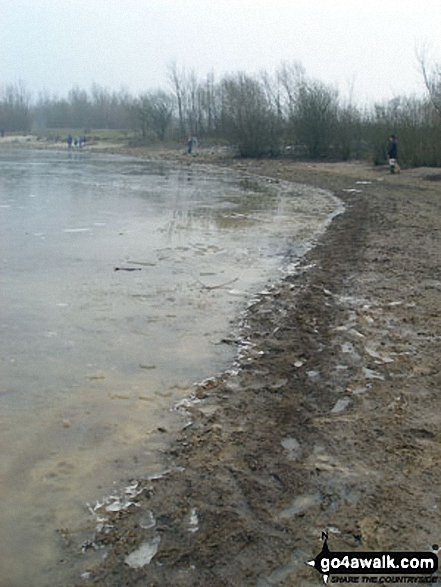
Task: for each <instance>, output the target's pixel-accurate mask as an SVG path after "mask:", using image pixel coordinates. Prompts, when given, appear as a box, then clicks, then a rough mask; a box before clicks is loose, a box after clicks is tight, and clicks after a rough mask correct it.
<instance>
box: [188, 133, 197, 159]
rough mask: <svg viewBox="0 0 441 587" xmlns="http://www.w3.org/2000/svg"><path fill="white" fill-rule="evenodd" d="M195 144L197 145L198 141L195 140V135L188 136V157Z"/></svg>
mask: <svg viewBox="0 0 441 587" xmlns="http://www.w3.org/2000/svg"><path fill="white" fill-rule="evenodd" d="M197 144H198V139H197V137H196V135H194V134H191V135H188V153H189V155H191V153H192V151H193V148H194V147H196V145H197Z"/></svg>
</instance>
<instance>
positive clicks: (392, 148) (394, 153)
mask: <svg viewBox="0 0 441 587" xmlns="http://www.w3.org/2000/svg"><path fill="white" fill-rule="evenodd" d="M387 156H388V157H389V171H390V172H391V173H399V172H400V166H399V165H398V163H397V157H398V142H397V137H396V136H395V135H390V137H389V147H388V149H387Z"/></svg>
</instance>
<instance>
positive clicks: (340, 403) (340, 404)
mask: <svg viewBox="0 0 441 587" xmlns="http://www.w3.org/2000/svg"><path fill="white" fill-rule="evenodd" d="M350 403H352V402H351V399H350V398H349V397H343V398H341V399H339V400H337V403H336V404H335V406H334V407H333V408H332V410H331V414H339V413H340V412H342V411H343V410H345V409H346V408H347V407H348V406H349V404H350Z"/></svg>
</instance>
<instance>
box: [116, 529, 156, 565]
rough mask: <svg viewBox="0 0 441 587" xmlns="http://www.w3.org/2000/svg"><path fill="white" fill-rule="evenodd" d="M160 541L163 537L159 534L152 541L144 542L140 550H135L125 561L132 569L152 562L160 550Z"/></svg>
mask: <svg viewBox="0 0 441 587" xmlns="http://www.w3.org/2000/svg"><path fill="white" fill-rule="evenodd" d="M160 542H161V538H160V537H159V536H155V538H154V539H153V540H152V541H151V542H143V543H142V544H141V546H140V547H139V548H138V550H134V551H133V552H132V553H131V554H129V555H128V556H126V558H125V560H124V562H125V563H126V564H127V565H129V567H131V568H132V569H141V568H142V567H144V566H145V565H148V564H150V562H151V560H152V558H153V557H154V556H155V554H156V553H157V552H158V546H159V543H160Z"/></svg>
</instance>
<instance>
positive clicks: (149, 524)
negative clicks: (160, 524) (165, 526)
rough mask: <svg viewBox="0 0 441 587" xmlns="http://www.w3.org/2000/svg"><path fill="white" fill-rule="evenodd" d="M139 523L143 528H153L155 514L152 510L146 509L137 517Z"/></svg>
mask: <svg viewBox="0 0 441 587" xmlns="http://www.w3.org/2000/svg"><path fill="white" fill-rule="evenodd" d="M139 525H140V527H141V528H143V529H144V530H149V529H150V528H154V527H155V526H156V520H155V516H154V515H153V512H152V511H150V510H147V511H146V512H144V513H143V514H141V516H140V517H139Z"/></svg>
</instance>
